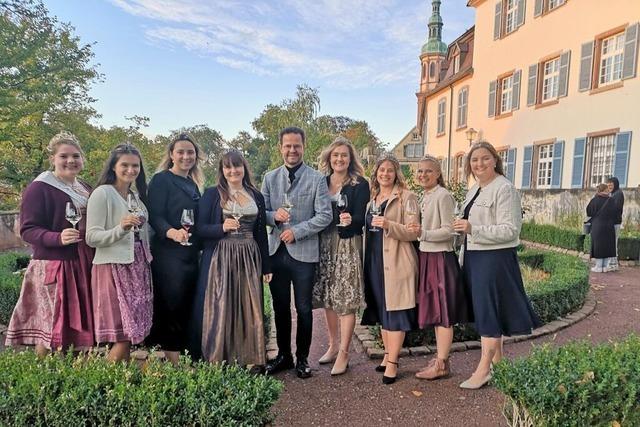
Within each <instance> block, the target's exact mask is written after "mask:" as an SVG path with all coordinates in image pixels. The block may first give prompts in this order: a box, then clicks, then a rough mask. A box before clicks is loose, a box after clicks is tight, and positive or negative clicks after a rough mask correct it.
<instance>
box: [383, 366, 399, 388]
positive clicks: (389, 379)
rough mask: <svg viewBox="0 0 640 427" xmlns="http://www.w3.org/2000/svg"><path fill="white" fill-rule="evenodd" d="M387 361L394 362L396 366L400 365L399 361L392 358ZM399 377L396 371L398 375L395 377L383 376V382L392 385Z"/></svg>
mask: <svg viewBox="0 0 640 427" xmlns="http://www.w3.org/2000/svg"><path fill="white" fill-rule="evenodd" d="M387 363H392V364H394V365H396V366H398V362H392V361H390V360H387ZM397 378H398V373H397V372H396V375H395V376H394V377H388V376H386V375H383V376H382V384H386V385H390V384H393V383H395V382H396V379H397Z"/></svg>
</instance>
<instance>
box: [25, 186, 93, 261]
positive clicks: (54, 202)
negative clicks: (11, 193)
mask: <svg viewBox="0 0 640 427" xmlns="http://www.w3.org/2000/svg"><path fill="white" fill-rule="evenodd" d="M82 184H83V185H84V186H85V187H86V188H87V190H90V188H89V187H88V185H86V184H84V183H82ZM70 201H71V197H69V196H68V195H67V194H66V193H65V192H64V191H61V190H58V189H57V188H55V187H52V186H51V185H49V184H46V183H44V182H42V181H34V182H32V183H31V184H29V186H28V187H27V188H26V190H25V191H24V193H23V194H22V204H21V205H20V236H22V240H24V241H25V242H27V243H29V244H31V247H32V249H33V259H52V260H53V259H55V260H70V259H77V258H78V250H77V247H76V246H77V244H76V243H74V244H71V245H66V246H64V245H63V244H62V243H60V233H61V232H62V230H64V229H65V228H70V227H71V224H70V223H69V221H67V220H66V219H65V207H66V203H67V202H70ZM83 223H84V221H83ZM81 235H82V238H83V239H84V230H83V231H82V233H81Z"/></svg>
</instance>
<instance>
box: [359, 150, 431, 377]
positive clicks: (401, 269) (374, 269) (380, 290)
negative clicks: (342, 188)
mask: <svg viewBox="0 0 640 427" xmlns="http://www.w3.org/2000/svg"><path fill="white" fill-rule="evenodd" d="M369 206H370V208H369V211H368V213H367V221H366V224H367V225H366V226H367V229H368V231H367V234H366V238H365V261H364V284H365V288H364V289H365V301H366V306H367V307H366V309H365V310H364V313H363V314H362V324H363V325H378V324H379V325H381V335H382V342H383V344H384V351H385V355H384V359H383V360H382V363H381V364H380V365H379V366H376V371H378V372H384V375H383V377H382V383H383V384H393V383H394V382H395V381H396V378H397V374H398V358H399V357H400V350H401V349H402V343H403V341H404V337H405V333H406V332H407V331H410V330H411V329H413V327H414V324H415V306H416V287H417V283H418V255H417V253H416V249H415V247H414V245H413V242H414V241H415V240H416V233H415V232H410V231H409V230H408V229H407V228H406V227H405V226H406V225H407V224H411V223H418V221H419V215H420V214H419V212H418V210H419V208H418V201H417V198H416V195H415V194H413V193H412V192H411V191H409V190H408V189H407V185H406V184H405V180H404V176H403V175H402V171H401V169H400V164H399V163H398V160H396V159H395V158H394V157H390V156H388V157H383V158H381V159H380V160H378V161H377V162H376V165H375V167H374V169H373V178H372V180H371V202H370V203H369ZM409 206H412V207H413V209H414V210H415V211H414V212H410V209H409ZM372 208H373V209H372ZM372 210H373V211H374V212H372Z"/></svg>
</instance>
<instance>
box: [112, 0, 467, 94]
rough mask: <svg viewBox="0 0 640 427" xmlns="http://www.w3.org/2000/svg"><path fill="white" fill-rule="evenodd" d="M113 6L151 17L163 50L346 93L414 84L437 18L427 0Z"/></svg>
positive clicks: (151, 32)
mask: <svg viewBox="0 0 640 427" xmlns="http://www.w3.org/2000/svg"><path fill="white" fill-rule="evenodd" d="M110 1H111V2H112V3H113V4H114V5H115V6H117V7H119V8H121V9H122V10H123V11H125V12H126V13H129V14H131V15H135V16H138V17H140V18H143V19H145V20H147V21H146V22H144V25H145V26H146V27H147V30H146V31H145V34H146V36H147V38H148V39H149V40H150V41H152V42H153V43H155V44H157V45H160V46H166V45H171V47H173V48H176V47H182V48H184V49H187V50H189V51H193V52H195V53H197V54H199V55H206V56H211V57H212V58H213V59H214V60H215V61H217V62H218V63H220V64H222V65H224V66H227V67H230V68H234V69H238V70H242V71H244V72H249V73H254V74H258V75H298V76H300V78H301V79H303V80H304V79H308V78H313V79H318V80H321V81H324V82H325V83H326V84H328V85H331V86H335V87H340V88H349V87H355V88H361V87H369V86H375V85H388V84H390V83H393V82H398V81H413V80H414V79H415V78H416V68H417V66H418V59H417V56H418V55H419V52H420V46H421V45H422V43H424V40H425V37H426V32H427V29H426V22H427V20H428V17H429V15H430V13H431V10H430V7H429V4H428V2H426V1H424V0H316V1H314V2H312V1H309V0H281V1H279V2H273V1H263V0H254V1H242V0H110ZM456 1H457V2H460V1H462V0H456ZM456 25H458V24H456ZM467 26H470V25H467Z"/></svg>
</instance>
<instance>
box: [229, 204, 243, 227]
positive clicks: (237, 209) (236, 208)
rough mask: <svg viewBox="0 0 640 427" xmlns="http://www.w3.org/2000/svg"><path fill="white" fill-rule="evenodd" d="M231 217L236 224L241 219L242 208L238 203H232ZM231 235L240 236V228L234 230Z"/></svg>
mask: <svg viewBox="0 0 640 427" xmlns="http://www.w3.org/2000/svg"><path fill="white" fill-rule="evenodd" d="M231 216H232V217H233V219H235V220H236V221H238V224H239V223H240V218H242V206H240V203H238V202H236V201H234V202H233V204H232V205H231ZM233 234H240V227H238V228H236V229H235V230H234V231H233Z"/></svg>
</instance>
